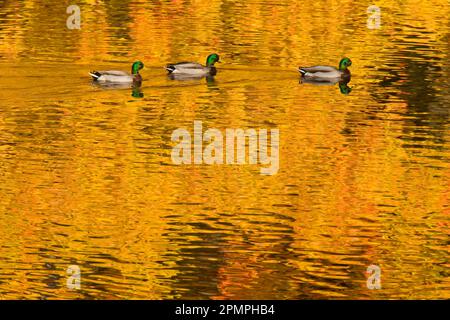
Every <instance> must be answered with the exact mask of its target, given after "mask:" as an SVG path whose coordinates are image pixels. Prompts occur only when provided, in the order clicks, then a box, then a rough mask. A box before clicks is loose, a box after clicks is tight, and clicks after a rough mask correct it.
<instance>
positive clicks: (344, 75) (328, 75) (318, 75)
mask: <svg viewBox="0 0 450 320" xmlns="http://www.w3.org/2000/svg"><path fill="white" fill-rule="evenodd" d="M351 65H352V61H351V60H350V59H349V58H343V59H342V60H341V61H340V62H339V68H338V69H336V68H334V67H330V66H313V67H306V68H305V67H300V68H298V71H299V72H300V73H301V75H302V77H303V78H305V79H308V80H311V81H317V82H331V83H337V82H339V81H341V80H345V79H350V76H351V74H350V70H349V69H348V67H350V66H351Z"/></svg>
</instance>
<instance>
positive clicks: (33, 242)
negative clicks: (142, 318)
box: [0, 0, 450, 299]
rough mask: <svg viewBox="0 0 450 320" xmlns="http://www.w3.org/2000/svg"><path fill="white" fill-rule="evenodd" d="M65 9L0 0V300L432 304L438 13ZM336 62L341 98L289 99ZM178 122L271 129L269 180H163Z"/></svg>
mask: <svg viewBox="0 0 450 320" xmlns="http://www.w3.org/2000/svg"><path fill="white" fill-rule="evenodd" d="M70 4H71V3H69V1H39V0H25V1H15V0H3V1H1V2H0V72H1V77H0V177H1V183H0V299H181V298H183V299H305V298H306V299H323V298H327V299H342V298H351V299H379V298H388V299H393V298H403V299H413V298H416V299H417V298H418V299H423V298H426V299H428V298H447V299H448V298H450V283H449V278H448V267H449V261H448V251H449V250H448V248H449V247H448V239H449V238H448V235H449V234H448V230H449V229H448V227H449V226H448V214H449V212H450V209H449V202H450V183H449V180H450V170H449V156H450V151H449V148H450V138H449V133H450V121H449V114H450V108H449V102H450V81H449V79H450V65H449V61H450V37H449V35H450V22H449V16H450V14H449V13H450V10H449V8H450V6H449V3H448V1H447V0H433V1H413V0H405V1H402V2H401V3H399V2H398V1H390V0H387V1H382V2H379V4H378V6H379V8H380V11H379V14H380V15H379V19H380V20H379V22H380V25H379V26H375V28H374V27H373V25H370V24H368V18H369V17H370V16H371V15H373V14H374V13H370V12H369V13H368V10H367V9H368V7H369V6H370V5H372V4H374V3H372V2H369V1H354V0H345V1H339V2H338V1H321V2H318V1H315V0H311V1H309V0H308V1H307V0H303V1H292V0H280V1H276V2H274V1H263V0H250V1H233V0H209V1H207V2H206V1H198V0H197V1H195V0H191V1H188V0H176V1H175V0H174V1H131V0H120V1H118V0H112V1H102V0H97V1H94V0H84V1H77V4H78V5H79V7H80V9H81V25H80V29H69V28H68V27H67V25H66V21H67V19H68V18H69V16H70V14H68V13H67V12H66V9H67V7H68V6H69V5H70ZM375 18H377V17H375ZM212 52H217V53H218V54H219V55H220V58H221V63H219V64H217V68H218V72H217V75H216V76H215V77H214V79H209V80H206V79H201V80H189V81H176V80H171V79H169V78H168V77H167V75H166V73H165V70H164V68H163V66H164V65H165V64H167V63H171V62H177V61H186V60H187V61H191V60H192V61H198V62H201V63H204V61H205V58H206V56H207V55H208V54H210V53H212ZM344 56H347V57H349V58H351V60H352V62H353V64H352V66H351V67H350V70H351V72H352V79H351V81H350V82H349V83H348V87H350V88H351V92H350V93H349V94H342V93H341V90H340V88H339V86H338V85H328V86H318V85H313V84H308V83H302V82H301V81H300V77H299V73H298V71H297V70H296V69H297V67H298V66H308V65H315V64H325V65H332V66H336V67H337V64H338V62H339V60H340V59H341V58H342V57H344ZM135 60H141V61H143V62H144V63H145V68H144V69H143V70H142V71H141V74H142V77H143V79H144V81H143V84H142V87H141V88H139V89H135V90H132V89H127V88H125V89H105V88H102V87H99V86H95V85H93V84H92V83H91V80H90V77H89V75H88V72H89V71H90V70H93V69H97V70H98V69H100V70H102V69H103V70H104V69H118V70H126V71H128V70H129V69H130V66H131V63H132V62H133V61H135ZM194 121H202V124H203V127H204V128H205V129H206V128H217V129H219V130H221V131H222V132H225V130H226V129H227V128H242V129H248V128H256V129H260V128H264V129H278V130H279V132H280V146H279V170H278V172H277V173H276V174H273V175H261V174H260V168H261V166H260V165H250V164H247V165H218V164H216V165H207V164H191V165H176V164H174V163H173V162H172V159H171V152H172V148H173V146H174V143H173V142H172V141H171V134H172V132H173V131H174V130H176V129H177V128H186V129H188V130H190V131H191V130H193V123H194ZM71 265H76V266H78V267H79V270H80V272H81V275H80V276H81V278H80V279H81V288H80V289H79V290H77V289H70V288H68V287H67V285H66V281H67V279H68V277H69V276H70V275H69V274H68V272H67V269H68V267H69V266H71ZM370 265H376V266H379V268H380V271H381V278H380V279H381V288H380V289H372V290H371V289H369V288H368V287H367V281H368V276H369V275H368V274H367V272H366V271H367V268H368V267H369V266H370Z"/></svg>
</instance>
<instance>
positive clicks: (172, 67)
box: [164, 64, 176, 73]
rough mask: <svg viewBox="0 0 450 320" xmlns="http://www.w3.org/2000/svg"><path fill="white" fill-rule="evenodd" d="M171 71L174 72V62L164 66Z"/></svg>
mask: <svg viewBox="0 0 450 320" xmlns="http://www.w3.org/2000/svg"><path fill="white" fill-rule="evenodd" d="M164 68H165V69H166V70H167V71H168V72H169V73H172V72H174V71H175V69H176V68H175V66H174V65H173V64H168V65H166V66H165V67H164Z"/></svg>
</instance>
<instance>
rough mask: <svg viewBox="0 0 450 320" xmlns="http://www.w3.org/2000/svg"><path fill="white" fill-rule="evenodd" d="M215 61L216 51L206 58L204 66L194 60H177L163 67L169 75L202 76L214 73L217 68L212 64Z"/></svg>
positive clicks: (217, 60) (216, 60) (216, 57)
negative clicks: (177, 61)
mask: <svg viewBox="0 0 450 320" xmlns="http://www.w3.org/2000/svg"><path fill="white" fill-rule="evenodd" d="M216 62H219V55H218V54H217V53H213V54H210V55H209V56H208V57H207V58H206V65H205V66H203V65H201V64H200V63H196V62H179V63H171V64H168V65H166V66H165V68H166V70H167V71H168V72H169V74H171V75H184V76H191V77H204V76H207V75H215V74H216V72H217V70H216V67H215V66H214V64H215V63H216Z"/></svg>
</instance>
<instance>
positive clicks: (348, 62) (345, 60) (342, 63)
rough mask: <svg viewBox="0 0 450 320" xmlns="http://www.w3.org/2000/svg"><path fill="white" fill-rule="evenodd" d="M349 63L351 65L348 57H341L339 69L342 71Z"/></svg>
mask: <svg viewBox="0 0 450 320" xmlns="http://www.w3.org/2000/svg"><path fill="white" fill-rule="evenodd" d="M351 65H352V60H350V59H349V58H343V59H342V60H341V62H339V70H341V71H344V70H346V69H347V68H348V67H350V66H351Z"/></svg>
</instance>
